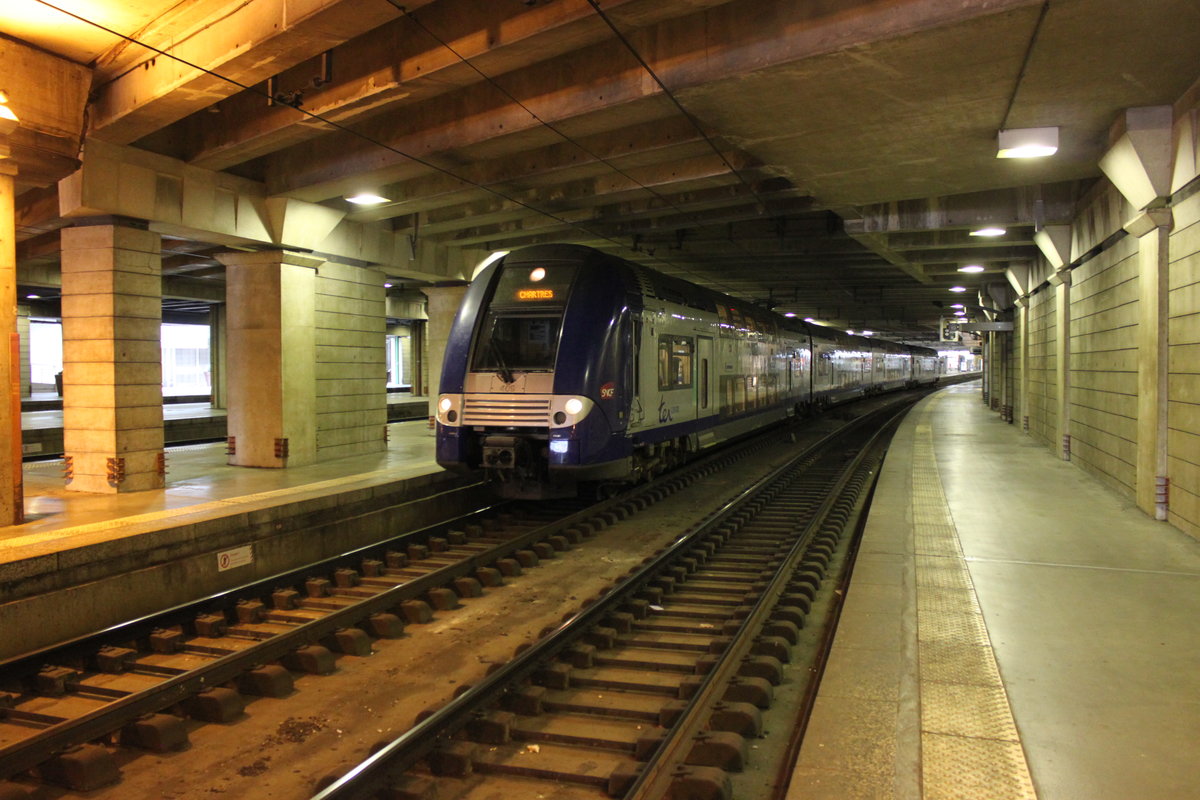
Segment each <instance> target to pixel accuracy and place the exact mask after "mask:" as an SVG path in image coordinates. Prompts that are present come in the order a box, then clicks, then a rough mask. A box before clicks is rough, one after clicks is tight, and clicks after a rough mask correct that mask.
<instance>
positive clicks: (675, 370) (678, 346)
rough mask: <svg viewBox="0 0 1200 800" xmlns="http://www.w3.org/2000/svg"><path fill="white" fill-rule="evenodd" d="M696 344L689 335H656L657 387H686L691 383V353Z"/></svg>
mask: <svg viewBox="0 0 1200 800" xmlns="http://www.w3.org/2000/svg"><path fill="white" fill-rule="evenodd" d="M695 351H696V344H695V342H694V341H693V340H692V338H691V337H689V336H669V335H663V336H659V337H658V388H659V389H687V388H689V387H691V385H692V354H693V353H695Z"/></svg>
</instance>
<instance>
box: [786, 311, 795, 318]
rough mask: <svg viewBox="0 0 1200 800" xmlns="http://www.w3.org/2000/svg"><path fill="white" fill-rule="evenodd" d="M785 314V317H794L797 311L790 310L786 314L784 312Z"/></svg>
mask: <svg viewBox="0 0 1200 800" xmlns="http://www.w3.org/2000/svg"><path fill="white" fill-rule="evenodd" d="M784 316H785V317H794V316H796V312H795V311H789V312H787V313H786V314H784Z"/></svg>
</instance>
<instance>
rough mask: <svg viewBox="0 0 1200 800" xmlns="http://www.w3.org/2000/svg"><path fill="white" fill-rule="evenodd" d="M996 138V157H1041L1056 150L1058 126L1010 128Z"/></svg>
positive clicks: (1049, 154)
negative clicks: (997, 146) (997, 145)
mask: <svg viewBox="0 0 1200 800" xmlns="http://www.w3.org/2000/svg"><path fill="white" fill-rule="evenodd" d="M996 139H997V141H998V143H999V148H998V149H997V150H996V158H1042V157H1044V156H1052V155H1054V154H1055V153H1057V152H1058V128H1010V129H1009V130H1006V131H1000V133H999V134H998V135H997V137H996Z"/></svg>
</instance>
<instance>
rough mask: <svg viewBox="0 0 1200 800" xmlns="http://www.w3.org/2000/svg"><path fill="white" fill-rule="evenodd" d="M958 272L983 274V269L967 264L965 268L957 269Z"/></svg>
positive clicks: (976, 265)
mask: <svg viewBox="0 0 1200 800" xmlns="http://www.w3.org/2000/svg"><path fill="white" fill-rule="evenodd" d="M958 271H959V272H983V267H981V266H980V265H978V264H967V265H966V266H965V267H959V268H958Z"/></svg>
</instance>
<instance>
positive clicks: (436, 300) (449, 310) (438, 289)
mask: <svg viewBox="0 0 1200 800" xmlns="http://www.w3.org/2000/svg"><path fill="white" fill-rule="evenodd" d="M421 292H422V293H424V295H425V296H426V297H427V298H429V311H428V313H429V322H428V324H427V325H426V326H425V335H426V346H427V353H428V364H427V365H426V366H427V369H426V373H425V374H426V375H428V376H429V378H428V380H429V386H428V394H429V416H431V417H432V416H434V415H435V414H436V413H437V409H436V406H437V396H438V392H439V391H440V386H441V382H442V361H443V359H444V357H445V355H446V343H447V342H448V341H449V340H450V327H451V325H453V324H454V317H455V316H456V315H457V314H458V307H459V306H460V305H462V299H463V295H465V294H466V293H467V287H466V286H465V285H461V286H429V287H426V288H423V289H421Z"/></svg>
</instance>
